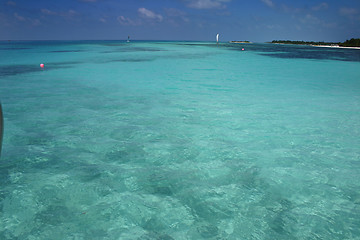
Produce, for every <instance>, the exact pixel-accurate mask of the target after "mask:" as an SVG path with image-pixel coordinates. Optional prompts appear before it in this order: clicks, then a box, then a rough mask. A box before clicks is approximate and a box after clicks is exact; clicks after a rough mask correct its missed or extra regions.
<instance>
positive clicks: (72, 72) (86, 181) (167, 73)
mask: <svg viewBox="0 0 360 240" xmlns="http://www.w3.org/2000/svg"><path fill="white" fill-rule="evenodd" d="M242 48H245V51H241V49H242ZM0 54H1V56H2V57H1V58H0V99H1V101H2V104H3V111H4V116H5V135H4V143H3V151H2V156H1V160H0V184H1V187H0V202H1V203H0V204H1V208H0V209H1V210H0V211H1V212H0V213H1V214H0V218H1V219H0V238H1V239H357V238H358V237H359V236H360V231H359V229H360V218H359V215H360V183H359V181H358V179H359V177H360V137H359V136H360V81H359V79H360V70H359V69H360V68H359V65H360V50H349V49H324V48H315V47H303V46H279V45H271V44H240V45H239V44H226V43H223V44H220V45H216V44H213V43H203V42H131V43H124V42H116V41H102V42H2V43H1V44H0ZM40 63H45V69H41V68H40V67H39V64H40Z"/></svg>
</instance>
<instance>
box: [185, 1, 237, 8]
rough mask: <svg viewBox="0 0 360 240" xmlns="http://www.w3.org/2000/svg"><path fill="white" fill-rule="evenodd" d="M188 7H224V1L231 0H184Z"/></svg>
mask: <svg viewBox="0 0 360 240" xmlns="http://www.w3.org/2000/svg"><path fill="white" fill-rule="evenodd" d="M185 1H186V2H187V6H188V7H189V8H196V9H210V8H225V7H226V5H225V3H227V2H231V0H185Z"/></svg>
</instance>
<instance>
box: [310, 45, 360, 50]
mask: <svg viewBox="0 0 360 240" xmlns="http://www.w3.org/2000/svg"><path fill="white" fill-rule="evenodd" d="M310 46H313V47H327V48H346V49H360V47H342V46H339V45H335V46H331V45H310Z"/></svg>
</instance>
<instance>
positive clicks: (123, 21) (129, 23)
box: [117, 16, 139, 26]
mask: <svg viewBox="0 0 360 240" xmlns="http://www.w3.org/2000/svg"><path fill="white" fill-rule="evenodd" d="M117 20H118V22H119V23H120V24H121V25H123V26H136V25H139V23H138V22H135V21H133V20H132V19H130V18H127V17H124V16H118V17H117Z"/></svg>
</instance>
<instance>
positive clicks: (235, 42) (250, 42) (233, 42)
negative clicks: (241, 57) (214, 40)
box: [230, 41, 252, 43]
mask: <svg viewBox="0 0 360 240" xmlns="http://www.w3.org/2000/svg"><path fill="white" fill-rule="evenodd" d="M230 43H252V42H250V41H230Z"/></svg>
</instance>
